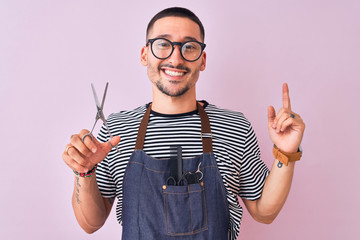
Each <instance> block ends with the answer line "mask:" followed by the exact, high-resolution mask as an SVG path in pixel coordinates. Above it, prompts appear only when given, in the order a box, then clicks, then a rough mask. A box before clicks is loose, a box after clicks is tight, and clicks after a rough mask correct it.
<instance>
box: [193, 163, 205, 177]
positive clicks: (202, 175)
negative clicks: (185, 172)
mask: <svg viewBox="0 0 360 240" xmlns="http://www.w3.org/2000/svg"><path fill="white" fill-rule="evenodd" d="M200 165H201V162H200V163H199V165H198V169H197V170H196V172H195V173H200V175H201V177H199V181H201V179H203V177H204V174H203V172H202V171H200Z"/></svg>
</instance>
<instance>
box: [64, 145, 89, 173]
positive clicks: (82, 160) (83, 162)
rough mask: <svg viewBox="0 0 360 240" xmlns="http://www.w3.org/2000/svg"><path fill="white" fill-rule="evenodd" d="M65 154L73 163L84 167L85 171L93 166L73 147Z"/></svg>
mask: <svg viewBox="0 0 360 240" xmlns="http://www.w3.org/2000/svg"><path fill="white" fill-rule="evenodd" d="M66 153H67V155H68V156H69V157H70V158H71V159H73V160H74V161H75V162H77V163H78V164H80V165H81V166H83V167H85V168H86V169H91V168H92V166H93V165H94V164H93V163H92V162H90V161H89V160H87V159H86V158H85V156H84V155H83V154H81V153H80V152H79V151H78V149H76V148H75V147H71V148H69V149H68V150H67V152H66Z"/></svg>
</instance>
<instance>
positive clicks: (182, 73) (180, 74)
mask: <svg viewBox="0 0 360 240" xmlns="http://www.w3.org/2000/svg"><path fill="white" fill-rule="evenodd" d="M165 73H166V74H167V75H170V76H183V75H184V74H185V73H184V72H175V71H170V70H165Z"/></svg>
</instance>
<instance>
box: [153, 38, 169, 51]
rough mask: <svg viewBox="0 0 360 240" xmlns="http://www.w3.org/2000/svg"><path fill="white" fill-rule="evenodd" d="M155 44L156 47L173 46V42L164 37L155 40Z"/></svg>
mask: <svg viewBox="0 0 360 240" xmlns="http://www.w3.org/2000/svg"><path fill="white" fill-rule="evenodd" d="M154 46H155V47H156V48H162V49H166V48H171V44H170V42H168V41H166V40H164V39H158V40H156V41H155V42H154Z"/></svg>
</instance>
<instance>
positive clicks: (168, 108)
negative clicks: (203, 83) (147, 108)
mask: <svg viewBox="0 0 360 240" xmlns="http://www.w3.org/2000/svg"><path fill="white" fill-rule="evenodd" d="M155 91H156V90H155ZM189 91H191V89H190V90H189ZM151 108H152V110H154V111H155V112H158V113H162V114H181V113H187V112H191V111H194V110H196V108H197V106H196V95H195V91H194V92H193V93H191V92H187V93H185V94H184V95H182V96H179V97H169V96H167V95H165V94H163V93H161V94H158V93H156V94H155V93H154V94H153V102H152V106H151Z"/></svg>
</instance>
